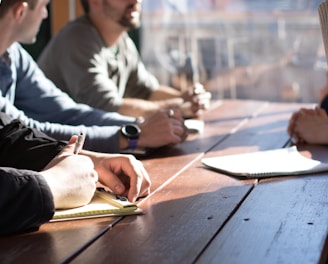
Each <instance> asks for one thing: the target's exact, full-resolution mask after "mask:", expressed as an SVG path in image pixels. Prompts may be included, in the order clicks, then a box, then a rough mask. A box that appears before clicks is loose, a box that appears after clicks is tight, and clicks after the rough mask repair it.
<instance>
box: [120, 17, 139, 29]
mask: <svg viewBox="0 0 328 264" xmlns="http://www.w3.org/2000/svg"><path fill="white" fill-rule="evenodd" d="M119 24H120V25H121V26H123V27H125V28H127V29H137V28H139V27H140V24H141V22H140V15H137V16H135V17H131V16H130V15H124V16H123V17H122V18H121V19H120V20H119Z"/></svg>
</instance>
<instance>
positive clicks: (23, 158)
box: [0, 113, 66, 171]
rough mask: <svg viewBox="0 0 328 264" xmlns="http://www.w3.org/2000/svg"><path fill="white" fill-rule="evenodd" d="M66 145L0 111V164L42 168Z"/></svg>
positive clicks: (30, 168)
mask: <svg viewBox="0 0 328 264" xmlns="http://www.w3.org/2000/svg"><path fill="white" fill-rule="evenodd" d="M65 145H66V143H65V142H61V141H57V140H55V139H53V138H51V137H48V136H47V135H45V134H44V133H42V132H40V131H38V130H36V129H32V128H29V127H26V126H24V125H23V124H22V123H21V122H20V121H19V120H11V119H10V118H9V117H8V116H7V115H5V114H4V113H0V166H1V167H14V168H17V169H29V170H34V171H40V170H42V169H43V168H44V167H45V166H46V165H47V164H48V163H49V161H50V160H52V159H53V158H54V157H55V156H56V155H57V154H58V153H59V152H60V151H61V150H62V149H63V147H64V146H65Z"/></svg>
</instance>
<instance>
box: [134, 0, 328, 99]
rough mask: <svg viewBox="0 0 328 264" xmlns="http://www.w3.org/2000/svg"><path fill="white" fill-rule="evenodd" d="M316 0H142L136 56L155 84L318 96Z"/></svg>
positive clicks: (227, 94)
mask: <svg viewBox="0 0 328 264" xmlns="http://www.w3.org/2000/svg"><path fill="white" fill-rule="evenodd" d="M320 3H321V0H261V1H258V0H179V1H175V0H162V1H154V0H143V16H142V27H141V31H140V32H141V37H140V47H141V55H142V58H143V60H144V62H145V64H146V66H147V67H148V68H149V70H150V71H151V72H153V73H154V74H155V75H156V76H157V77H158V79H159V80H160V82H162V83H164V84H169V85H173V86H175V87H177V88H181V89H183V87H185V86H186V83H187V82H188V81H193V80H196V81H197V80H200V81H201V82H202V83H203V84H205V86H206V87H207V88H208V89H209V90H211V91H212V93H213V95H214V96H215V97H216V98H241V99H244V98H245V99H249V98H250V99H259V100H270V101H291V102H317V100H318V95H319V90H320V88H321V87H322V86H323V85H325V82H326V74H325V72H326V57H325V52H324V47H323V41H322V35H321V29H320V23H319V16H318V11H317V10H318V6H319V4H320Z"/></svg>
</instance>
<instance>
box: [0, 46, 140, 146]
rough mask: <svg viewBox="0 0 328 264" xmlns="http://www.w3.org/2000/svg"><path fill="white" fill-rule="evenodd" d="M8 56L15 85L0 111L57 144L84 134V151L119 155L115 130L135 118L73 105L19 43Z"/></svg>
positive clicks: (3, 101)
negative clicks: (59, 141) (50, 138)
mask: <svg viewBox="0 0 328 264" xmlns="http://www.w3.org/2000/svg"><path fill="white" fill-rule="evenodd" d="M9 54H10V58H11V60H12V67H11V69H12V72H13V73H12V76H13V82H15V85H12V87H11V91H9V93H8V94H9V98H8V96H7V97H4V96H3V97H2V98H1V99H0V109H1V111H3V112H5V113H7V114H8V115H10V116H11V117H12V118H19V119H20V120H22V121H23V122H24V124H25V125H27V126H31V127H33V128H36V129H40V130H41V131H43V132H45V133H46V134H48V135H49V136H52V137H54V138H56V139H58V140H69V138H70V136H71V135H73V134H79V133H80V132H84V133H85V134H86V135H87V138H86V143H85V148H86V149H89V150H94V151H102V152H119V140H118V135H119V133H118V131H119V127H118V126H120V125H122V124H126V123H131V122H133V121H134V118H132V117H127V116H122V115H119V114H117V113H108V112H104V111H101V110H98V109H94V108H91V107H89V106H87V105H83V104H77V103H75V102H74V101H73V100H72V99H71V98H70V97H69V96H68V95H67V94H65V93H63V92H61V91H60V90H59V89H58V88H57V87H56V86H55V85H54V84H53V83H52V82H51V81H50V80H48V79H47V78H46V77H45V76H44V74H43V73H42V71H41V70H40V69H39V67H38V66H37V64H36V63H35V62H34V60H33V59H32V58H31V57H30V55H29V54H28V53H27V52H26V51H25V50H24V49H23V48H22V47H21V46H20V45H19V44H18V43H16V44H14V45H12V46H11V48H10V49H9ZM13 90H15V91H13ZM10 94H11V96H12V97H11V98H10ZM12 94H14V95H12ZM13 97H14V98H13ZM13 104H14V105H13Z"/></svg>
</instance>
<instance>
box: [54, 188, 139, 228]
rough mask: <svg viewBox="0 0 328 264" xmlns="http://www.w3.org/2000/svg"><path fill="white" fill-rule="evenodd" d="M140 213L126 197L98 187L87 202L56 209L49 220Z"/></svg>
mask: <svg viewBox="0 0 328 264" xmlns="http://www.w3.org/2000/svg"><path fill="white" fill-rule="evenodd" d="M141 213H142V210H141V209H140V208H139V207H138V206H137V205H136V204H134V203H131V202H129V201H128V199H127V198H125V197H123V196H116V195H115V194H113V193H110V192H107V191H105V190H104V189H103V188H98V189H97V190H96V192H95V194H94V196H93V198H92V200H91V202H90V203H89V204H87V205H85V206H82V207H77V208H72V209H64V210H56V212H55V214H54V216H53V218H52V219H51V220H50V222H55V221H64V220H74V219H83V218H94V217H105V216H122V215H134V214H141Z"/></svg>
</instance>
